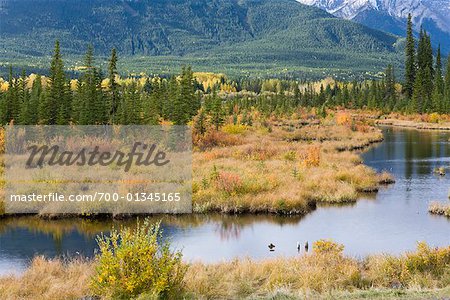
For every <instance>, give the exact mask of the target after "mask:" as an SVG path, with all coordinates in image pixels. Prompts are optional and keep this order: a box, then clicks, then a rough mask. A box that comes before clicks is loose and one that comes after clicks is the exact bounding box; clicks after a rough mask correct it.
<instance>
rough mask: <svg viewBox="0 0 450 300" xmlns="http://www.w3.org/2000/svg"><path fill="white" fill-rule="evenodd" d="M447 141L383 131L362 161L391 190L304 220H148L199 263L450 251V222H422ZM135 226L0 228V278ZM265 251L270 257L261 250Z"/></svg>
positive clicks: (24, 223)
mask: <svg viewBox="0 0 450 300" xmlns="http://www.w3.org/2000/svg"><path fill="white" fill-rule="evenodd" d="M449 138H450V134H449V133H442V132H421V131H415V130H399V129H391V128H386V129H385V141H384V142H383V143H381V144H379V145H377V146H376V147H373V148H372V149H370V150H369V151H367V152H365V153H364V154H363V158H364V160H365V162H366V164H368V165H370V166H372V167H373V168H375V169H377V170H378V171H382V170H388V171H389V172H391V173H392V174H394V176H395V177H396V184H395V185H393V186H390V187H386V188H381V189H380V191H379V193H378V194H373V195H364V197H363V199H361V200H360V201H358V202H357V203H352V204H347V205H340V206H336V205H332V206H325V205H321V206H319V207H318V208H317V210H315V211H314V212H312V213H311V214H308V215H307V216H305V217H304V218H300V217H281V216H272V215H269V216H268V215H244V216H226V215H225V216H224V215H217V214H212V215H185V216H178V217H175V216H155V217H153V220H154V221H157V220H161V219H162V227H163V229H164V230H165V234H166V236H168V237H170V238H171V239H172V241H173V244H174V247H176V248H179V249H183V253H184V256H185V259H187V260H202V261H206V262H213V261H221V260H226V259H232V258H235V257H243V256H249V257H253V258H256V259H258V258H267V257H273V256H279V255H283V256H293V255H298V254H297V242H300V243H301V244H304V243H305V242H306V241H309V243H310V244H311V243H312V242H313V241H315V240H318V239H322V238H332V239H334V240H336V241H337V242H340V243H343V244H344V245H345V252H346V253H347V254H350V255H353V256H365V255H368V254H371V253H382V252H386V253H394V254H396V253H401V252H404V251H406V250H413V249H414V248H415V245H416V242H417V241H427V242H428V243H429V244H430V245H432V246H443V245H449V244H450V235H449V234H448V233H449V230H450V220H449V219H447V218H445V217H436V216H432V215H430V214H428V212H427V208H428V204H429V202H430V201H432V200H439V201H446V202H447V201H448V200H447V194H448V188H449V178H450V172H448V173H449V175H447V176H445V177H441V176H436V175H435V174H434V173H433V169H434V168H435V167H441V166H448V164H449V162H450V149H449ZM135 224H136V220H128V221H121V222H119V221H111V220H107V221H93V220H81V219H72V220H55V221H46V220H41V219H39V218H35V217H21V218H7V219H3V220H0V274H2V273H3V274H4V273H9V272H11V271H20V270H22V269H23V268H24V267H25V266H26V265H27V263H28V262H29V259H31V258H32V257H33V256H34V255H36V254H39V255H45V256H48V257H55V256H77V255H84V256H92V255H93V253H94V249H95V247H96V242H95V236H96V235H97V234H99V233H101V232H106V231H108V230H109V229H110V228H111V227H120V226H135ZM270 243H273V244H274V245H275V246H276V247H275V251H273V252H270V251H269V250H268V248H267V245H269V244H270Z"/></svg>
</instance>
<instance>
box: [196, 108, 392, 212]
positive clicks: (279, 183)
mask: <svg viewBox="0 0 450 300" xmlns="http://www.w3.org/2000/svg"><path fill="white" fill-rule="evenodd" d="M382 138H383V137H382V134H381V132H380V131H379V130H378V129H376V128H374V127H370V126H367V125H365V124H362V123H361V124H354V123H352V121H351V120H350V119H349V116H348V115H343V116H342V115H339V114H337V115H336V116H333V117H331V118H327V119H323V120H321V121H320V122H319V121H318V120H312V121H311V120H309V121H305V120H304V119H300V120H299V119H297V120H276V119H274V120H271V121H270V123H268V124H265V125H262V124H256V125H254V126H252V127H248V126H241V125H227V126H224V128H223V129H222V131H220V132H214V133H212V136H206V137H203V140H201V141H200V142H198V143H197V144H198V145H199V147H198V151H196V152H195V154H194V183H193V186H194V194H193V200H194V211H195V212H212V211H216V212H223V213H248V212H249V213H267V212H269V213H281V214H305V213H307V212H309V211H310V210H311V209H313V208H314V207H315V206H316V204H317V203H321V202H325V203H343V202H353V201H356V199H357V198H358V194H359V193H361V192H376V191H377V190H378V187H379V184H380V183H391V182H392V178H391V177H390V176H389V175H388V174H387V173H384V174H377V173H376V172H375V171H373V170H372V169H370V168H368V167H367V166H364V165H363V164H362V161H361V158H360V157H359V155H358V154H357V153H354V152H351V150H355V149H364V148H366V147H368V146H369V145H371V144H372V143H375V142H379V141H381V140H382Z"/></svg>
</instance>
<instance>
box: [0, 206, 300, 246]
mask: <svg viewBox="0 0 450 300" xmlns="http://www.w3.org/2000/svg"><path fill="white" fill-rule="evenodd" d="M144 218H145V217H142V216H141V217H136V218H130V219H127V220H120V221H119V220H111V219H104V220H94V219H82V218H72V219H61V220H45V219H42V218H39V217H38V216H20V217H7V218H3V219H0V234H2V233H5V232H8V231H11V230H14V229H18V228H19V229H26V230H28V231H29V232H32V233H35V234H38V233H39V234H46V235H49V236H51V237H52V239H53V241H54V242H55V246H56V248H60V245H61V242H62V240H63V238H64V237H65V236H67V235H69V234H71V233H73V232H77V233H79V234H80V235H82V236H84V237H86V238H88V239H94V238H95V237H96V236H97V235H98V234H100V233H106V234H107V233H108V232H109V231H110V230H111V228H121V227H123V226H126V227H131V228H134V227H135V226H136V224H137V221H138V220H141V222H142V220H143V219H144ZM148 218H149V219H150V220H151V221H153V222H158V221H161V222H162V226H163V227H170V229H171V230H174V231H175V232H176V231H179V230H184V229H187V228H195V227H200V226H204V225H206V224H214V225H217V228H218V229H217V230H218V231H219V233H220V236H221V237H222V238H223V239H230V238H238V237H239V234H240V232H241V231H242V229H243V228H245V227H247V226H251V225H253V224H254V223H259V222H267V223H271V224H277V225H281V226H282V225H284V224H297V223H298V222H299V221H300V219H301V217H299V216H277V215H222V214H202V215H200V214H191V215H179V216H174V215H156V216H150V217H148Z"/></svg>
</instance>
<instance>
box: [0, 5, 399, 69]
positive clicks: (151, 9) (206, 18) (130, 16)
mask: <svg viewBox="0 0 450 300" xmlns="http://www.w3.org/2000/svg"><path fill="white" fill-rule="evenodd" d="M55 39H59V40H60V41H61V44H62V47H63V51H64V53H65V54H66V60H68V62H69V65H72V66H74V65H75V64H76V63H77V62H78V61H79V60H80V59H79V57H80V55H82V54H83V53H84V51H85V48H86V45H87V44H88V43H92V44H93V45H94V46H95V49H96V53H97V54H98V55H107V54H108V52H109V51H110V49H111V48H112V47H116V48H117V49H118V51H119V54H120V56H121V57H122V61H121V70H122V72H140V71H154V72H171V70H172V69H173V68H177V69H178V67H179V65H180V64H183V63H189V64H192V65H193V66H194V67H195V68H196V69H198V70H212V71H225V72H228V73H232V74H261V75H264V74H268V73H273V74H274V75H277V74H278V75H279V74H285V75H294V76H303V75H307V76H310V75H312V74H316V75H318V74H319V75H321V74H323V72H326V73H330V74H331V73H340V74H346V73H359V74H361V73H365V72H366V71H369V72H375V73H376V72H377V71H379V70H381V69H383V68H384V67H385V66H386V64H387V63H389V62H393V63H394V64H396V62H399V61H400V57H401V55H400V54H399V53H398V52H397V51H396V49H395V43H396V40H397V38H396V37H395V36H393V35H390V34H386V33H383V32H380V31H376V30H372V29H369V28H367V27H364V26H362V25H358V24H356V23H352V22H349V21H345V20H340V19H337V18H334V17H332V16H331V15H329V14H328V13H326V12H324V11H322V10H320V9H316V8H313V7H309V6H305V5H302V4H299V3H297V2H296V1H295V0H135V1H120V0H9V1H7V2H6V4H5V5H4V7H3V9H2V10H1V11H0V43H1V44H2V45H3V46H4V47H2V48H3V50H0V51H1V52H0V62H1V64H2V65H3V67H5V65H7V64H9V63H15V64H20V65H32V66H35V67H44V66H46V65H47V63H48V55H49V54H50V53H51V49H52V47H53V42H54V40H55Z"/></svg>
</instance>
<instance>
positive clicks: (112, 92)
mask: <svg viewBox="0 0 450 300" xmlns="http://www.w3.org/2000/svg"><path fill="white" fill-rule="evenodd" d="M117 75H118V73H117V52H116V49H115V48H113V49H112V50H111V58H110V60H109V66H108V78H109V86H108V88H109V103H108V108H109V112H108V114H109V116H108V118H109V123H110V124H115V121H116V120H115V115H116V114H117V108H118V106H119V89H118V84H117V82H116V76H117Z"/></svg>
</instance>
